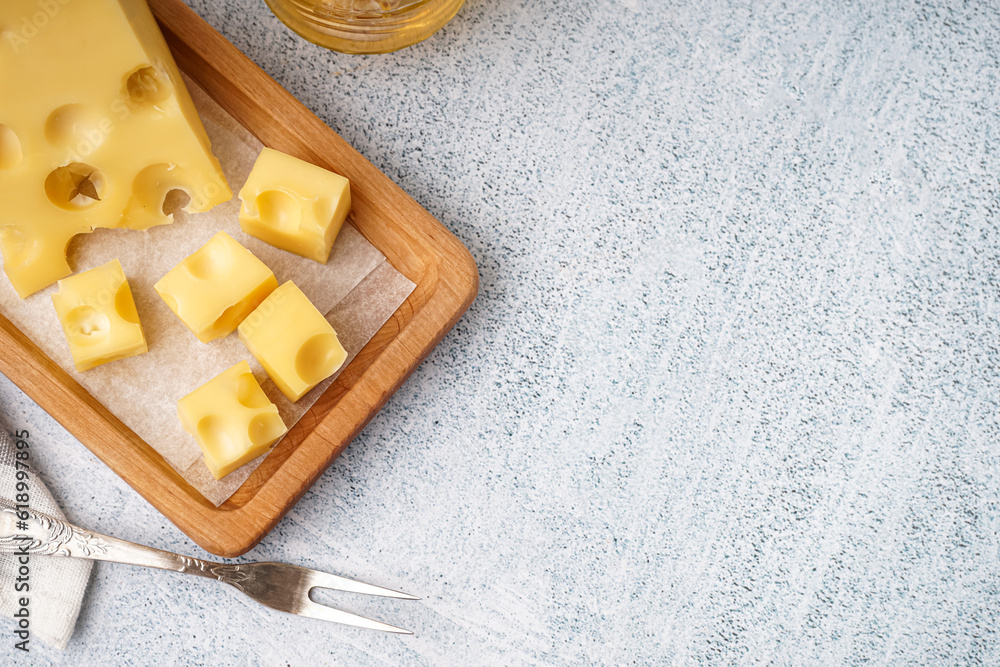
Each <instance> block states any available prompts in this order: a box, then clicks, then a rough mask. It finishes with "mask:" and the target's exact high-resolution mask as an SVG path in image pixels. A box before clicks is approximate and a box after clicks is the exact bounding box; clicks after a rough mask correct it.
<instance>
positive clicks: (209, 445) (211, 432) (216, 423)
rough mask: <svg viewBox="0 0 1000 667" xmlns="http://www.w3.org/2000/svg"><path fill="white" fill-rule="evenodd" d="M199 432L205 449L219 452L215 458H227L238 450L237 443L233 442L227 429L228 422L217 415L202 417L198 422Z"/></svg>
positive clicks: (199, 437) (199, 438)
mask: <svg viewBox="0 0 1000 667" xmlns="http://www.w3.org/2000/svg"><path fill="white" fill-rule="evenodd" d="M197 430H198V440H199V441H200V442H201V443H202V444H203V449H206V450H211V451H213V452H217V455H216V457H215V458H226V456H229V455H231V453H232V452H233V451H234V450H235V449H236V446H237V443H235V442H233V438H232V436H231V435H230V434H229V432H228V430H227V429H226V420H225V419H223V418H221V417H219V416H217V415H208V416H207V417H202V418H201V420H199V421H198V426H197ZM206 453H207V452H206Z"/></svg>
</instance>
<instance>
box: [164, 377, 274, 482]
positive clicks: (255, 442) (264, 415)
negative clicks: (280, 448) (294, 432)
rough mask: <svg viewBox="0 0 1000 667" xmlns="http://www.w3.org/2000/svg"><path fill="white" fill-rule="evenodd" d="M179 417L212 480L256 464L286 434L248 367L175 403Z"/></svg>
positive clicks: (270, 403)
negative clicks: (257, 459) (196, 444)
mask: <svg viewBox="0 0 1000 667" xmlns="http://www.w3.org/2000/svg"><path fill="white" fill-rule="evenodd" d="M177 416H178V417H179V418H180V420H181V424H183V425H184V430H186V431H187V432H188V433H190V434H191V435H193V436H194V439H195V440H197V441H198V446H199V447H201V451H202V452H203V453H204V454H205V465H206V466H208V469H209V471H211V473H212V475H213V476H214V477H215V479H222V478H223V477H225V476H226V475H228V474H229V473H231V472H232V471H234V470H236V469H237V468H239V467H240V466H242V465H243V464H244V463H248V462H250V461H252V460H254V459H255V458H257V457H258V456H260V455H261V454H263V453H264V452H266V451H267V448H268V447H270V446H271V445H272V444H274V442H275V441H277V440H278V438H280V437H281V436H283V435H285V433H286V432H287V431H288V429H287V428H286V427H285V423H284V422H283V421H282V420H281V415H279V414H278V408H277V406H275V405H274V403H272V402H271V401H270V400H269V399H268V398H267V395H266V394H265V393H264V390H263V389H261V388H260V384H258V383H257V378H255V377H254V376H253V373H251V372H250V364H248V363H247V362H246V361H241V362H240V363H238V364H236V365H235V366H233V367H232V368H230V369H229V370H228V371H226V372H225V373H223V374H221V375H218V376H216V377H215V378H213V379H211V380H209V381H208V382H206V383H205V384H203V385H202V386H200V387H198V388H197V389H195V390H194V391H192V392H191V393H190V394H188V395H187V396H185V397H184V398H182V399H181V400H179V401H177Z"/></svg>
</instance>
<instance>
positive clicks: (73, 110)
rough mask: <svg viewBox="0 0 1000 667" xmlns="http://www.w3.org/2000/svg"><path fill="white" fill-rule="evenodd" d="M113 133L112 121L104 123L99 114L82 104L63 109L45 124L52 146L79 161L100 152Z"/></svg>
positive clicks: (46, 136) (54, 112)
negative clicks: (98, 150)
mask: <svg viewBox="0 0 1000 667" xmlns="http://www.w3.org/2000/svg"><path fill="white" fill-rule="evenodd" d="M110 130H111V123H110V121H108V122H106V123H105V122H104V119H103V118H102V117H101V114H100V113H98V112H97V111H96V110H94V109H92V108H90V107H88V106H84V105H83V104H67V105H65V106H61V107H59V108H58V109H56V110H55V111H53V112H52V113H50V114H49V117H48V119H47V120H46V121H45V138H46V139H48V141H49V143H50V144H52V145H53V146H55V147H56V148H59V149H62V150H65V151H69V152H70V153H71V154H74V155H77V156H78V157H85V156H87V155H90V154H91V153H93V152H94V151H96V150H97V149H98V148H100V147H101V144H103V143H104V140H105V139H106V138H107V135H108V134H109V133H110Z"/></svg>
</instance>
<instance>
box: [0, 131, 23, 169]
mask: <svg viewBox="0 0 1000 667" xmlns="http://www.w3.org/2000/svg"><path fill="white" fill-rule="evenodd" d="M23 159H24V151H23V149H22V148H21V140H20V138H18V136H17V133H16V132H14V130H12V129H11V128H9V127H7V126H6V125H0V169H13V168H14V167H16V166H18V165H19V164H21V160H23Z"/></svg>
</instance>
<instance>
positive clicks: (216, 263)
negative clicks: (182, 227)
mask: <svg viewBox="0 0 1000 667" xmlns="http://www.w3.org/2000/svg"><path fill="white" fill-rule="evenodd" d="M232 264H233V256H232V254H231V253H230V252H229V248H227V247H226V245H225V244H224V243H207V244H205V245H204V246H202V247H201V249H199V250H198V251H197V252H195V253H194V254H193V255H191V256H190V257H188V258H187V259H186V260H184V266H185V267H187V270H188V272H189V273H190V274H191V275H192V276H194V277H195V278H197V279H198V280H212V279H213V278H215V277H217V276H225V275H226V274H228V273H229V272H230V270H231V268H232ZM223 317H225V314H223ZM220 319H221V318H220Z"/></svg>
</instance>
